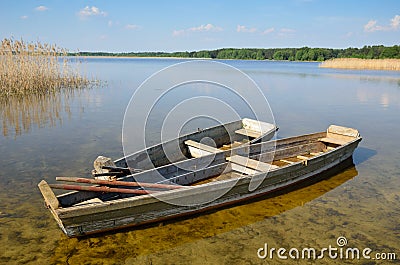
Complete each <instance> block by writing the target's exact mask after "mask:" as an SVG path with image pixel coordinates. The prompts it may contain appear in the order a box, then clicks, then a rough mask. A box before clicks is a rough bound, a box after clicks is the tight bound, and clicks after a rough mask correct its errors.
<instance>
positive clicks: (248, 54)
mask: <svg viewBox="0 0 400 265" xmlns="http://www.w3.org/2000/svg"><path fill="white" fill-rule="evenodd" d="M71 55H78V56H115V57H179V58H210V59H238V60H287V61H325V60H329V59H334V58H361V59H400V46H398V45H394V46H391V47H387V46H383V45H377V46H364V47H362V48H351V47H350V48H346V49H329V48H310V47H302V48H271V49H262V48H254V49H253V48H242V49H239V48H223V49H217V50H203V51H192V52H188V51H185V52H122V53H109V52H78V53H73V54H71Z"/></svg>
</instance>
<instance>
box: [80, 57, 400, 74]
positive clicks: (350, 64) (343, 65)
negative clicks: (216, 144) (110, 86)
mask: <svg viewBox="0 0 400 265" xmlns="http://www.w3.org/2000/svg"><path fill="white" fill-rule="evenodd" d="M73 57H75V56H73ZM76 57H79V58H83V59H86V58H105V59H167V60H169V59H171V60H173V59H175V60H216V61H258V62H262V61H269V62H301V63H320V65H319V67H320V68H334V69H348V70H387V71H400V59H358V58H335V59H330V60H327V61H324V62H320V61H288V60H268V59H265V60H255V59H253V60H252V59H217V58H191V57H173V56H171V57H160V56H147V57H146V56H128V55H127V56H109V55H85V56H82V55H76Z"/></svg>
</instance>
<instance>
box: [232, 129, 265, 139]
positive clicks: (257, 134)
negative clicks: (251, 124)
mask: <svg viewBox="0 0 400 265" xmlns="http://www.w3.org/2000/svg"><path fill="white" fill-rule="evenodd" d="M235 133H238V134H241V135H245V136H249V137H253V138H257V137H260V136H261V132H257V131H253V130H250V129H239V130H236V131H235Z"/></svg>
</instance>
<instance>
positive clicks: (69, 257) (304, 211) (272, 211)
mask: <svg viewBox="0 0 400 265" xmlns="http://www.w3.org/2000/svg"><path fill="white" fill-rule="evenodd" d="M181 61H182V60H174V59H104V58H101V59H87V63H86V67H85V71H87V73H89V74H90V75H93V76H95V77H96V78H97V79H101V80H104V81H106V84H105V85H104V86H101V87H99V88H94V89H90V90H84V91H79V92H75V93H74V94H68V93H66V94H65V95H60V96H59V97H57V98H54V99H51V100H47V101H46V100H45V99H35V98H32V99H27V100H25V101H24V102H21V101H18V100H15V101H7V102H1V107H0V110H1V111H0V113H1V116H0V119H1V123H0V124H2V132H3V134H2V135H0V168H1V170H0V188H1V190H2V192H1V193H0V212H1V213H0V263H6V262H7V263H11V264H12V263H16V264H21V263H40V264H44V263H48V262H50V263H61V264H65V263H68V262H69V263H70V264H77V263H87V264H91V263H99V264H102V263H105V264H187V263H189V262H190V263H192V264H224V263H226V264H263V263H264V264H265V263H266V262H268V263H269V264H275V263H276V264H278V263H279V262H282V260H279V259H277V258H275V259H273V260H268V259H267V260H260V259H259V258H258V257H257V249H258V248H261V247H263V246H264V243H268V245H270V246H271V247H276V248H279V247H285V248H287V249H290V248H291V247H297V248H301V247H314V248H316V249H321V248H323V247H327V246H329V245H333V246H336V238H337V237H339V236H345V237H346V238H347V240H348V246H349V247H358V248H360V249H362V248H365V247H369V248H371V249H372V250H373V251H374V252H396V253H397V257H398V259H400V232H399V231H400V227H399V222H398V220H400V192H399V190H400V181H399V177H400V166H399V163H398V161H399V159H400V143H399V141H398V137H397V136H398V134H399V133H398V132H399V129H400V118H399V110H400V74H399V73H396V72H383V71H382V72H380V71H345V70H334V69H319V68H318V65H317V64H316V63H287V62H259V61H223V62H225V63H227V64H230V65H232V66H234V67H237V68H239V69H240V70H242V71H243V72H245V73H246V74H248V75H249V76H250V77H251V78H253V79H254V80H255V81H256V83H257V84H258V85H259V87H260V89H261V90H262V92H263V93H264V95H265V96H266V97H267V99H268V101H269V103H270V105H271V108H272V111H273V114H274V117H275V121H276V123H277V125H278V126H279V127H280V130H279V137H288V136H292V135H298V134H303V133H311V132H317V131H321V130H325V129H326V128H327V127H328V126H329V124H339V125H344V126H350V127H354V128H357V129H358V130H359V131H360V133H361V135H362V136H363V140H362V142H361V144H360V146H359V148H358V149H357V150H356V151H355V154H354V162H355V167H353V168H350V169H349V170H346V171H345V172H343V173H341V174H338V175H336V176H334V177H332V178H331V179H328V180H326V181H323V182H320V183H317V184H315V185H313V186H310V187H306V188H304V189H300V190H298V191H294V192H292V193H289V194H286V195H281V196H278V197H274V198H270V199H265V200H261V201H257V202H253V203H250V204H246V205H244V206H237V207H233V208H229V209H224V210H221V211H218V212H214V213H210V214H206V215H201V216H197V217H194V218H191V219H185V220H179V221H177V222H168V223H164V224H162V225H154V226H150V227H144V228H140V229H130V230H124V231H119V232H114V233H110V234H104V235H99V236H95V237H92V238H83V239H68V238H66V237H65V236H64V235H63V234H62V232H61V231H60V230H59V229H58V227H57V225H56V223H55V221H54V220H53V218H52V217H51V215H50V213H49V212H48V211H47V210H46V209H45V208H44V207H43V202H42V198H41V195H40V193H39V191H38V188H37V186H36V185H37V183H38V182H39V181H40V180H41V179H43V178H44V179H46V180H48V181H49V182H54V179H55V176H58V175H65V176H87V175H88V172H90V170H91V168H92V163H93V160H94V159H95V158H96V157H97V156H98V155H100V154H104V155H106V156H109V157H112V158H118V157H120V156H122V154H123V152H122V145H121V131H122V121H123V117H124V112H125V107H126V105H127V104H128V102H129V99H130V97H131V95H132V93H133V92H134V90H135V89H136V88H137V87H138V86H139V85H140V84H141V83H142V82H143V81H144V80H145V79H146V78H148V77H149V76H150V75H151V74H153V73H154V72H156V71H158V70H160V69H162V68H164V67H167V66H169V65H172V64H173V63H176V62H181ZM157 89H158V90H160V89H163V88H162V87H155V88H154V91H149V93H153V92H154V93H156V92H155V91H156V90H157ZM193 91H196V92H193V93H199V94H200V92H201V91H200V90H193ZM199 91H200V92H199ZM186 92H187V91H186ZM207 93H208V94H207V95H211V96H212V95H213V91H207ZM188 95H189V96H190V95H191V94H190V93H188ZM207 108H212V106H207ZM160 111H162V107H160ZM245 111H246V110H245V109H243V112H245ZM27 112H29V113H31V114H30V115H25V116H23V115H22V113H27ZM152 120H153V124H154V126H153V127H151V126H150V127H149V135H150V136H151V135H154V139H155V140H154V142H157V140H156V139H157V133H158V132H157V131H156V129H157V128H159V126H160V124H161V122H162V120H157V115H153V117H152ZM200 122H202V124H201V125H202V126H206V123H207V122H206V121H200ZM17 124H19V125H17ZM193 126H195V124H193ZM152 128H153V130H154V131H152ZM196 128H197V127H194V128H190V126H188V128H185V129H186V130H188V131H190V130H192V129H196ZM139 129H140V128H139ZM150 141H151V139H150ZM289 261H290V260H288V261H286V263H289ZM292 261H293V260H292ZM324 261H325V262H326V263H332V264H334V263H338V264H339V263H351V261H349V260H331V259H325V260H324ZM363 262H371V260H370V261H367V260H363ZM373 262H375V261H373ZM376 262H377V264H379V261H376ZM299 263H300V264H303V263H307V262H306V260H299ZM368 264H374V263H368ZM382 264H383V263H382Z"/></svg>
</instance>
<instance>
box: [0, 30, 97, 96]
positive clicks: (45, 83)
mask: <svg viewBox="0 0 400 265" xmlns="http://www.w3.org/2000/svg"><path fill="white" fill-rule="evenodd" d="M89 83H90V81H89V80H88V79H87V78H86V77H83V76H81V74H80V71H79V63H74V64H72V63H71V59H70V58H69V57H67V51H66V50H65V49H62V48H59V47H58V46H56V45H50V44H42V43H41V42H39V41H38V42H35V43H26V42H24V41H23V40H22V39H21V40H14V39H12V38H8V39H7V38H5V39H3V40H2V42H1V46H0V96H4V95H5V96H10V95H11V96H13V95H18V96H20V95H22V96H23V95H27V94H46V93H49V92H54V91H58V90H60V89H63V88H82V87H85V86H87V85H88V84H89Z"/></svg>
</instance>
